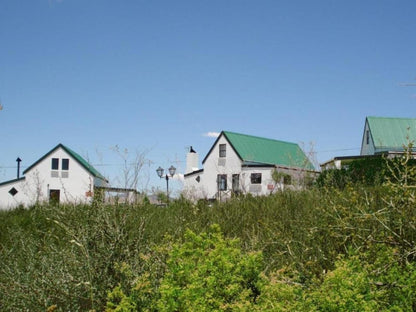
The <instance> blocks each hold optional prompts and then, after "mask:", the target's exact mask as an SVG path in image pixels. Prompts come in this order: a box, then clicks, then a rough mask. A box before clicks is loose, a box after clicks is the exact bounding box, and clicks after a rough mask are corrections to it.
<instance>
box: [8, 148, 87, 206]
mask: <svg viewBox="0 0 416 312" xmlns="http://www.w3.org/2000/svg"><path fill="white" fill-rule="evenodd" d="M52 158H58V159H59V170H52V169H51V168H52V167H51V162H52ZM63 158H66V159H69V168H68V170H67V171H63V170H61V168H62V159H63ZM53 171H54V174H53V173H52V172H53ZM63 172H66V173H67V177H66V176H65V173H63ZM12 187H15V188H16V189H17V190H18V191H19V193H17V194H16V195H15V196H11V195H10V194H9V193H8V191H9V190H10V189H11V188H12ZM93 187H94V177H93V176H92V175H91V174H90V173H89V172H88V171H87V170H86V169H85V168H84V167H82V166H81V165H80V164H79V163H78V162H77V161H76V160H75V159H74V158H72V157H71V156H70V155H69V154H67V153H66V152H65V151H64V150H63V149H62V148H60V147H59V148H58V149H56V150H55V151H53V152H52V153H51V154H50V155H48V156H47V157H46V158H44V159H43V160H41V161H40V162H39V163H38V164H37V165H36V166H35V167H33V168H31V169H30V170H29V171H28V172H26V173H25V179H24V180H23V181H18V182H16V183H10V184H6V185H3V186H1V187H0V209H7V208H13V207H16V206H18V205H19V204H22V205H24V206H30V205H33V204H34V203H36V202H37V201H48V200H49V198H50V191H51V190H59V193H60V196H59V201H60V202H61V203H69V202H71V203H74V202H75V203H80V202H90V201H91V197H90V196H87V192H92V191H93ZM88 195H89V194H88ZM10 197H15V198H12V199H10Z"/></svg>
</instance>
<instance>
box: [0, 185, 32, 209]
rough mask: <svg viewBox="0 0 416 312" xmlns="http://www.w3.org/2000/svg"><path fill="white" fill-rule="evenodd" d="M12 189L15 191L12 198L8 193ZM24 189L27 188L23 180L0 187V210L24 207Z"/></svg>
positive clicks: (25, 195) (25, 198)
mask: <svg viewBox="0 0 416 312" xmlns="http://www.w3.org/2000/svg"><path fill="white" fill-rule="evenodd" d="M12 188H15V189H16V191H17V193H16V194H15V195H14V196H13V195H11V194H10V193H9V191H10V190H11V189H12ZM26 189H27V186H26V181H25V180H24V179H23V180H18V181H15V182H11V183H7V184H3V185H0V210H5V209H6V210H7V209H11V208H15V207H18V206H20V205H22V206H25V205H26V204H27V202H28V196H27V194H26Z"/></svg>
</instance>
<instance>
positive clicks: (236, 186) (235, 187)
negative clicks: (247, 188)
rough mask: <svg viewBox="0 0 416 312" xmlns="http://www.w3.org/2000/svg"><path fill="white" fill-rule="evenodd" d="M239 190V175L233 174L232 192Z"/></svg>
mask: <svg viewBox="0 0 416 312" xmlns="http://www.w3.org/2000/svg"><path fill="white" fill-rule="evenodd" d="M239 190H240V175H239V174H233V192H238V191H239Z"/></svg>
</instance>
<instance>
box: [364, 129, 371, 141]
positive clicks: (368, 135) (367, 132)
mask: <svg viewBox="0 0 416 312" xmlns="http://www.w3.org/2000/svg"><path fill="white" fill-rule="evenodd" d="M365 136H366V139H365V140H366V142H367V144H370V131H369V130H367V131H366V133H365Z"/></svg>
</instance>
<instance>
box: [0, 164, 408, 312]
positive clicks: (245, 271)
mask: <svg viewBox="0 0 416 312" xmlns="http://www.w3.org/2000/svg"><path fill="white" fill-rule="evenodd" d="M408 162H409V159H408V158H406V157H404V158H403V159H400V160H398V161H395V162H392V163H390V164H389V165H388V166H387V167H386V168H387V169H388V170H390V172H391V175H390V176H389V177H388V178H386V179H385V181H384V182H383V183H381V184H380V185H376V186H363V184H361V183H346V184H345V185H343V187H342V188H338V187H332V185H331V184H330V183H327V184H323V185H322V187H317V188H313V189H309V190H304V191H299V192H294V191H285V192H281V193H277V194H273V195H270V196H266V197H253V196H243V197H236V198H233V199H232V200H230V201H228V202H226V203H215V204H212V205H211V204H209V203H206V202H204V201H201V202H198V203H196V204H193V203H191V202H189V201H186V200H185V199H182V198H181V199H178V200H175V201H172V202H171V204H170V205H169V206H168V207H164V208H161V207H155V206H152V205H150V204H142V205H134V206H127V205H112V206H109V205H103V204H98V203H95V204H93V205H92V206H81V205H77V206H62V205H61V206H48V205H42V206H36V207H32V208H30V209H27V210H24V209H17V210H13V211H7V212H1V213H0V229H1V231H0V310H1V311H46V310H48V311H89V310H95V311H105V310H107V311H413V310H415V309H416V270H415V266H416V247H415V241H416V209H415V208H416V203H415V200H416V197H415V196H416V193H415V189H414V185H415V179H416V172H415V170H414V168H413V167H412V166H408V165H407V164H408Z"/></svg>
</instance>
